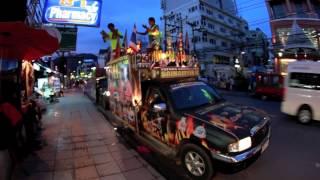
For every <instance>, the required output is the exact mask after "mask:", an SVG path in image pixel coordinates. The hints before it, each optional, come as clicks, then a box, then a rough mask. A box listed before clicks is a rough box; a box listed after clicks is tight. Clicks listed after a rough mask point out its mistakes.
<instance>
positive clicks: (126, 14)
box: [77, 0, 271, 54]
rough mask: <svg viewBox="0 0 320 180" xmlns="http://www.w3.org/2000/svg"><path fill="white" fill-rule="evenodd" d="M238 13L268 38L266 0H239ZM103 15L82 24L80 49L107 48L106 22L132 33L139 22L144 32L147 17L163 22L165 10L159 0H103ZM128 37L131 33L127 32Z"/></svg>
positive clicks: (87, 51)
mask: <svg viewBox="0 0 320 180" xmlns="http://www.w3.org/2000/svg"><path fill="white" fill-rule="evenodd" d="M236 1H237V5H238V9H239V14H240V16H242V17H243V18H244V19H246V20H247V21H248V22H249V27H250V29H255V28H257V27H259V28H260V29H262V30H263V31H264V32H265V33H266V34H267V36H268V37H270V35H271V33H270V28H269V22H268V17H269V16H268V13H267V8H266V6H265V0H236ZM101 14H102V18H101V24H100V27H99V28H92V27H80V28H79V31H78V39H77V52H79V53H94V54H97V53H98V51H99V49H103V48H106V47H108V45H107V43H103V41H102V39H101V36H100V31H101V30H102V29H104V30H105V31H108V30H107V24H108V23H109V22H113V23H114V24H115V25H116V26H117V28H118V29H119V30H120V31H121V32H123V33H124V32H125V30H126V29H127V30H128V32H131V30H132V29H133V25H134V24H135V23H136V25H137V27H138V30H140V31H142V30H143V29H142V27H141V25H142V24H147V20H148V17H150V16H154V17H155V18H156V20H157V21H158V24H161V23H160V16H161V15H162V10H161V9H160V0H115V1H111V0H103V8H102V13H101ZM128 38H130V34H129V33H128Z"/></svg>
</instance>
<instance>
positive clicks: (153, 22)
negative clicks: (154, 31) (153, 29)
mask: <svg viewBox="0 0 320 180" xmlns="http://www.w3.org/2000/svg"><path fill="white" fill-rule="evenodd" d="M154 24H156V19H154V17H149V25H150V26H153V25H154Z"/></svg>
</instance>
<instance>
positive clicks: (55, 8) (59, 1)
mask: <svg viewBox="0 0 320 180" xmlns="http://www.w3.org/2000/svg"><path fill="white" fill-rule="evenodd" d="M101 8H102V1H101V0H46V3H45V6H44V9H43V11H44V12H43V17H42V19H43V22H44V23H53V24H72V25H83V26H95V27H97V26H99V25H100V15H101Z"/></svg>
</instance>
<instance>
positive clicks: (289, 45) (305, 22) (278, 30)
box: [266, 0, 320, 75]
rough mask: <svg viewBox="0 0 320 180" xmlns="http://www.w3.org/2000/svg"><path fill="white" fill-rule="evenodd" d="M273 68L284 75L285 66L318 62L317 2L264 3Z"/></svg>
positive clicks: (281, 0)
mask: <svg viewBox="0 0 320 180" xmlns="http://www.w3.org/2000/svg"><path fill="white" fill-rule="evenodd" d="M266 5H267V8H268V11H269V16H270V25H271V31H272V44H273V49H274V53H275V54H276V55H277V57H276V58H275V67H276V69H275V70H276V71H277V72H278V73H281V74H283V75H286V67H287V65H288V63H289V62H292V61H295V60H297V59H299V60H302V59H307V60H315V59H317V60H318V59H319V51H318V50H319V31H320V19H319V18H320V1H318V0H266Z"/></svg>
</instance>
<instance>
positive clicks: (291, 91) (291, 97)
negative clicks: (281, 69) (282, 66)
mask: <svg viewBox="0 0 320 180" xmlns="http://www.w3.org/2000/svg"><path fill="white" fill-rule="evenodd" d="M319 70H320V63H319V62H308V61H307V62H292V63H290V64H289V65H288V76H287V78H286V82H285V95H284V100H283V102H282V105H281V111H282V112H283V113H285V114H288V115H291V116H295V117H297V119H298V121H299V122H300V123H303V124H306V123H310V122H311V121H312V120H317V121H320V111H319V107H320V71H319Z"/></svg>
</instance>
